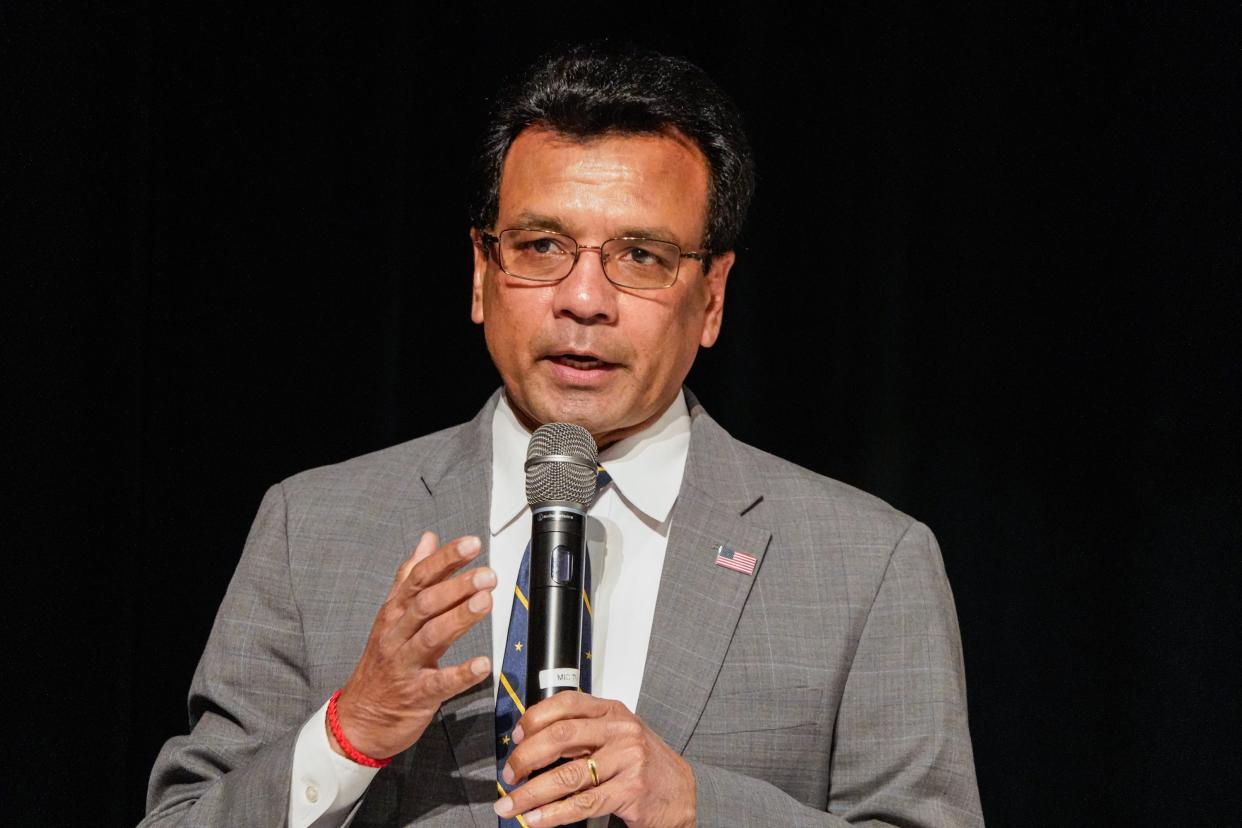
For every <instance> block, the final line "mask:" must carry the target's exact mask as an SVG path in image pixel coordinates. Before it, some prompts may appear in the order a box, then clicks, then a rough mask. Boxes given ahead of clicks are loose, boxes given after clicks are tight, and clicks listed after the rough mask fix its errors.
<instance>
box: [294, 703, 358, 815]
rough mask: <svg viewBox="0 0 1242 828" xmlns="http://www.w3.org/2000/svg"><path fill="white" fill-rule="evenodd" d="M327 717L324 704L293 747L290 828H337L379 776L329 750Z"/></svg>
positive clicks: (300, 733)
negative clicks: (376, 776) (372, 781)
mask: <svg viewBox="0 0 1242 828" xmlns="http://www.w3.org/2000/svg"><path fill="white" fill-rule="evenodd" d="M327 717H328V705H327V704H324V706H323V707H321V708H319V709H318V710H317V711H315V714H314V715H313V716H311V717H310V720H309V721H308V722H307V723H306V724H304V725H302V730H301V732H299V733H298V741H297V743H296V744H295V745H294V746H293V777H292V780H291V785H290V789H289V828H339V826H341V825H343V824H344V823H345V819H346V817H348V816H349V811H350V809H351V808H352V807H353V806H354V803H356V802H357V801H358V800H359V799H361V798H362V795H363V794H364V793H366V791H367V786H368V785H370V784H371V780H372V779H374V778H375V774H377V773H378V772H379V768H369V767H367V766H366V765H359V764H358V763H357V762H354V761H352V760H350V759H347V758H346V757H344V756H341V755H340V754H338V753H337V752H336V751H334V750H333V749H332V745H331V744H329V743H328V728H327V724H326V722H327Z"/></svg>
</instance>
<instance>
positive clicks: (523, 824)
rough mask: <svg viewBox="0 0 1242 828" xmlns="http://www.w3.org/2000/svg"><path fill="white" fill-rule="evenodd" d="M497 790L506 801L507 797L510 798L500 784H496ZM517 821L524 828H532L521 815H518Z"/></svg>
mask: <svg viewBox="0 0 1242 828" xmlns="http://www.w3.org/2000/svg"><path fill="white" fill-rule="evenodd" d="M496 790H498V791H500V798H501V799H504V798H505V797H506V796H508V794H507V793H505V789H504V788H502V787H501V786H500V783H499V782H497V783H496ZM517 821H518V825H521V826H522V828H530V826H529V825H527V824H526V820H524V819H522V815H521V814H518V815H517Z"/></svg>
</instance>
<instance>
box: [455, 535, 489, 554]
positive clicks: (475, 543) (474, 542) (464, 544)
mask: <svg viewBox="0 0 1242 828" xmlns="http://www.w3.org/2000/svg"><path fill="white" fill-rule="evenodd" d="M482 548H483V545H482V544H481V543H479V539H478V538H476V537H475V536H474V535H471V536H470V537H468V538H462V539H461V541H459V542H458V544H457V554H458V555H460V556H462V557H463V558H469V557H470V556H471V555H474V554H476V553H477V552H478V551H479V550H480V549H482Z"/></svg>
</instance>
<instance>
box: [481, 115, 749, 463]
mask: <svg viewBox="0 0 1242 828" xmlns="http://www.w3.org/2000/svg"><path fill="white" fill-rule="evenodd" d="M708 180H709V174H708V166H707V160H706V159H705V158H704V157H703V154H702V153H701V152H700V151H699V149H698V148H697V147H695V146H694V144H693V143H692V142H690V141H689V140H686V139H685V138H684V137H682V136H680V135H677V136H676V137H668V136H624V137H604V138H598V139H593V140H590V141H587V142H579V141H570V140H567V139H565V138H564V137H562V136H560V135H558V134H557V133H554V132H549V131H547V130H537V129H528V130H526V131H524V132H522V133H521V134H520V135H518V137H517V139H516V140H515V141H514V142H513V145H512V146H511V147H510V149H509V154H508V155H507V156H506V158H505V164H504V169H503V172H502V175H501V180H500V206H499V214H498V217H497V220H496V226H495V227H494V228H491V230H492V231H493V232H494V233H499V232H500V231H502V230H506V229H509V228H513V227H538V228H542V229H546V230H554V231H557V232H560V233H564V234H566V235H569V236H572V237H573V238H575V239H577V241H578V243H579V244H580V245H599V244H602V243H603V242H604V241H605V240H606V239H609V238H613V237H620V236H646V237H649V238H656V239H663V240H665V241H672V242H675V243H677V244H678V245H680V246H681V248H682V250H684V251H689V250H698V249H701V244H702V241H703V234H704V230H705V227H706V217H707V198H708ZM478 232H479V231H478V229H476V230H474V231H472V235H473V236H474V237H475V238H476V239H477V238H478ZM732 265H733V254H732V253H724V254H721V255H718V256H715V257H714V258H713V262H712V268H711V271H710V272H709V273H707V274H704V272H703V268H702V265H701V264H700V263H699V262H697V261H695V260H693V259H683V260H682V262H681V270H680V272H679V274H678V276H677V281H676V282H675V283H674V284H673V286H672V287H668V288H664V289H660V290H633V289H629V288H618V287H615V286H614V285H613V284H612V283H610V282H609V281H608V280H607V278H605V276H604V271H603V268H602V267H601V264H600V258H599V255H598V253H597V252H596V251H590V250H587V251H583V252H582V253H581V254H580V257H579V259H578V263H577V264H576V265H575V266H574V269H573V271H572V272H571V273H570V274H569V275H568V276H567V277H566V278H564V279H563V280H561V281H560V282H555V283H547V282H532V281H528V280H524V279H518V278H514V277H512V276H509V275H507V274H506V273H504V271H502V270H501V269H500V267H499V265H497V264H496V262H495V259H494V258H491V257H486V256H485V255H484V254H483V251H482V250H480V249H479V248H478V247H477V246H476V247H475V253H474V292H473V301H472V304H471V318H472V319H473V320H474V321H475V322H477V323H480V324H482V325H483V331H484V335H485V338H486V339H487V348H488V351H490V352H491V355H492V361H493V362H495V363H496V367H497V369H498V370H499V371H500V376H501V378H502V379H503V380H504V384H505V390H506V391H507V393H508V396H509V401H510V402H511V403H512V405H513V406H514V408H515V410H516V412H517V414H518V416H519V417H520V418H522V420H523V421H524V422H525V423H526V425H527V426H529V427H534V426H537V425H540V424H542V423H548V422H571V423H577V424H579V425H581V426H583V427H585V428H586V429H587V430H588V431H590V432H591V434H592V435H594V436H595V439H596V442H597V443H598V444H599V445H600V446H606V445H608V444H609V443H612V442H615V441H616V440H619V439H621V438H622V437H625V436H627V435H628V434H632V433H634V432H636V431H640V430H641V429H643V428H644V427H646V426H647V425H649V424H650V423H652V422H653V421H654V420H656V419H657V418H658V417H659V416H660V414H662V413H663V412H664V409H665V408H667V407H668V405H669V404H670V403H671V402H672V401H673V399H674V397H675V396H676V395H677V394H678V393H679V392H680V390H681V384H682V381H683V380H684V379H685V378H686V374H687V373H689V371H690V366H691V364H692V363H693V362H694V357H695V355H696V354H697V352H698V349H699V346H700V345H701V346H703V347H710V346H711V345H712V344H713V343H714V342H715V341H716V337H717V335H718V334H719V333H720V322H721V315H722V310H723V307H724V290H725V280H726V278H727V277H728V274H729V268H730V267H732Z"/></svg>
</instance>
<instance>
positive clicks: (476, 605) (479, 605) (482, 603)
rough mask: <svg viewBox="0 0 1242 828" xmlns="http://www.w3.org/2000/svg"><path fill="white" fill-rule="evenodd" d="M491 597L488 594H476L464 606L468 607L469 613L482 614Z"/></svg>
mask: <svg viewBox="0 0 1242 828" xmlns="http://www.w3.org/2000/svg"><path fill="white" fill-rule="evenodd" d="M491 597H492V594H491V593H490V592H476V593H475V594H474V597H473V598H471V599H470V602H469V603H468V604H467V605H466V606H468V607H470V611H471V612H482V611H483V610H485V609H487V602H488V599H490V598H491Z"/></svg>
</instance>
